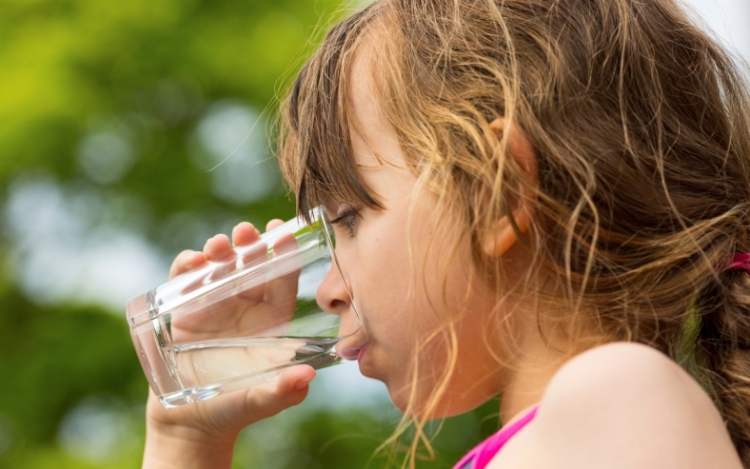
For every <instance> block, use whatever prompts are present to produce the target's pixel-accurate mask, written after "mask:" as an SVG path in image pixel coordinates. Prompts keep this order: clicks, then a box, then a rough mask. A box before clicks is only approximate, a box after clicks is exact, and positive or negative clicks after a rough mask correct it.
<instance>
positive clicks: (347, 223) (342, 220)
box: [331, 209, 359, 238]
mask: <svg viewBox="0 0 750 469" xmlns="http://www.w3.org/2000/svg"><path fill="white" fill-rule="evenodd" d="M358 216H359V212H358V211H357V210H354V209H347V210H346V211H345V212H344V213H342V214H341V215H339V216H338V217H336V218H334V219H333V220H331V224H332V225H339V226H344V227H346V228H347V229H348V230H349V238H354V224H355V223H356V221H357V217H358Z"/></svg>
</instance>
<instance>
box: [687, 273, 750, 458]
mask: <svg viewBox="0 0 750 469" xmlns="http://www.w3.org/2000/svg"><path fill="white" fill-rule="evenodd" d="M697 306H698V311H699V312H700V315H701V327H700V330H699V332H698V339H697V342H698V343H697V345H698V351H699V357H698V360H699V364H700V371H701V375H702V377H703V378H704V380H705V384H706V385H707V387H708V390H709V391H710V392H711V394H712V395H713V397H714V400H715V403H716V405H717V406H718V408H719V411H720V412H721V414H722V417H723V419H724V422H725V424H726V426H727V430H728V431H729V435H730V436H731V437H732V441H733V442H734V445H735V447H736V448H737V452H738V453H739V455H740V458H741V459H742V463H743V465H744V467H745V468H750V418H749V417H748V410H749V409H750V274H749V273H748V272H745V271H743V270H734V269H733V270H729V271H726V272H724V273H722V274H720V275H719V276H718V277H717V278H716V279H715V280H713V281H712V282H711V284H710V285H709V286H708V287H707V288H706V289H704V290H703V292H702V294H701V295H700V296H699V300H698V304H697Z"/></svg>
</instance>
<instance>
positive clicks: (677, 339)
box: [144, 0, 750, 469]
mask: <svg viewBox="0 0 750 469" xmlns="http://www.w3.org/2000/svg"><path fill="white" fill-rule="evenodd" d="M282 115H283V117H282V126H281V132H280V133H281V140H280V145H279V160H280V164H281V167H282V170H283V172H284V174H285V177H286V179H287V181H288V183H289V184H290V185H291V187H292V188H293V189H294V191H295V193H296V195H297V203H298V208H299V210H300V212H302V213H304V212H305V211H306V210H307V209H308V208H310V207H313V206H316V205H318V204H324V205H325V207H326V210H327V212H328V216H329V217H330V218H331V219H335V221H336V227H335V230H337V233H336V234H337V239H338V244H337V246H336V251H337V257H338V260H339V262H340V264H341V265H342V268H343V271H344V272H345V275H344V279H343V280H337V279H340V278H341V277H340V276H339V277H337V276H336V275H329V277H328V278H327V279H326V281H325V282H324V284H323V286H322V287H321V289H320V291H319V292H318V298H317V299H318V302H319V304H320V305H321V307H323V309H325V310H326V311H329V312H332V313H336V314H340V315H341V317H342V328H343V329H345V330H343V331H342V332H343V333H346V332H347V331H346V329H347V328H351V327H353V323H354V321H353V315H354V311H353V309H352V304H351V302H352V300H351V299H350V297H349V295H348V294H347V288H348V289H349V290H350V291H351V292H352V297H353V301H354V302H355V303H356V304H357V307H358V309H359V311H360V312H361V313H362V315H363V318H362V319H363V322H364V326H365V327H364V330H362V331H360V332H358V333H357V334H356V335H355V339H354V343H355V345H354V346H351V347H349V348H348V350H347V352H346V354H347V357H346V358H350V359H351V358H355V357H356V359H357V360H358V361H359V366H360V369H361V371H362V373H363V374H364V375H366V376H370V377H373V378H376V379H379V380H382V381H383V382H384V383H385V384H386V385H387V387H388V392H389V394H390V396H391V398H392V400H393V402H394V403H395V405H396V406H397V407H398V408H399V409H401V410H403V411H404V412H405V414H406V415H407V416H409V417H411V418H413V419H414V421H415V422H416V428H417V435H418V437H419V436H420V435H421V429H422V428H423V425H424V422H425V421H426V420H428V419H434V418H441V417H447V416H451V415H456V414H459V413H462V412H466V411H468V410H470V409H473V408H475V407H477V406H479V405H481V404H482V403H484V402H486V401H487V400H489V399H490V398H492V397H493V396H496V395H498V394H500V395H501V397H502V399H501V401H502V404H501V409H500V414H501V418H502V420H503V422H506V424H505V427H504V428H503V429H502V430H501V431H500V432H499V433H498V434H496V435H495V436H493V437H491V438H490V439H489V440H487V441H486V442H484V443H482V444H480V445H479V446H478V447H477V448H476V449H475V450H472V451H471V452H470V453H469V454H468V455H467V457H466V458H464V460H463V461H460V462H457V465H456V467H457V468H476V469H480V468H484V467H486V468H502V469H512V468H556V469H560V468H576V469H582V468H602V467H607V468H612V467H618V468H662V469H663V468H680V469H685V468H707V467H711V468H742V467H745V468H750V417H748V409H749V408H750V273H749V272H750V254H747V253H748V252H750V231H749V229H748V227H750V180H749V176H750V98H749V97H748V89H747V85H746V84H745V83H744V82H743V77H742V76H741V75H740V72H738V70H737V69H736V68H735V65H734V64H733V62H732V60H731V59H730V58H728V57H727V55H726V54H725V53H724V52H722V50H721V49H720V48H719V47H718V46H717V45H716V43H715V42H714V41H713V40H711V39H709V38H708V37H707V36H706V35H705V34H704V33H702V32H701V31H700V30H699V29H697V28H696V27H695V26H694V25H692V24H691V23H690V21H689V20H688V18H687V17H686V15H685V14H684V13H683V12H682V11H681V10H680V9H679V8H678V6H677V5H676V4H675V3H674V2H673V1H672V0H648V1H638V0H502V1H501V0H453V1H437V0H434V1H433V0H377V1H376V2H375V3H373V4H371V5H370V6H368V7H366V8H364V9H363V10H362V11H360V12H358V13H356V14H354V15H353V16H351V17H349V18H348V19H346V20H344V21H343V22H342V23H340V24H339V25H337V26H336V27H335V28H334V29H333V30H332V31H331V32H330V34H329V35H328V37H327V38H326V40H325V42H324V43H323V45H322V46H321V48H320V49H319V50H318V51H317V53H316V54H315V55H314V56H313V57H312V58H311V59H310V61H309V62H308V63H307V65H306V66H305V67H304V68H303V70H302V71H301V72H300V74H299V77H298V78H297V81H296V83H295V84H294V87H293V90H292V92H291V94H290V96H289V98H288V99H287V100H286V102H285V106H284V109H283V114H282ZM274 223H275V222H274ZM257 236H258V231H257V230H256V229H255V228H254V227H252V226H251V225H249V224H247V223H245V224H240V225H238V226H237V227H236V228H235V230H234V232H233V240H232V241H233V243H234V244H236V245H243V244H246V243H249V242H251V241H252V240H253V239H255V237H257ZM230 255H232V251H231V244H230V240H229V239H228V238H227V237H225V236H221V235H220V236H217V237H214V238H212V239H210V240H209V241H208V242H207V243H206V246H205V248H204V250H203V252H192V251H186V252H184V253H182V254H180V255H179V256H178V257H177V259H176V260H175V262H174V265H173V269H172V274H178V273H180V272H183V271H185V270H187V269H189V268H191V267H194V266H196V265H198V264H200V263H202V262H205V261H206V260H207V259H208V260H218V259H222V258H224V257H227V256H230ZM349 332H350V331H349ZM680 365H682V367H681V366H680ZM683 367H684V368H685V369H687V371H685V370H684V369H683ZM688 372H690V374H689V373H688ZM691 374H692V376H693V377H691ZM314 375H315V372H314V370H313V369H312V368H310V367H307V366H302V365H301V366H297V367H294V368H290V369H288V370H287V371H286V372H284V373H283V374H282V375H281V377H280V378H279V380H278V381H277V382H275V383H272V384H268V385H266V386H261V387H256V388H253V389H250V390H248V391H244V392H236V393H232V394H229V395H227V396H221V397H219V398H216V399H213V400H210V401H207V402H204V403H199V404H196V405H190V406H184V407H181V408H178V409H172V410H165V409H163V408H162V407H161V405H159V404H158V402H157V400H156V399H154V397H153V396H151V399H150V401H149V405H148V417H147V443H146V452H145V460H144V467H147V468H155V467H180V468H186V467H196V468H197V467H205V468H221V467H230V464H231V457H232V450H233V445H234V441H235V438H236V436H237V434H238V432H239V431H240V430H241V429H242V428H243V427H245V426H247V425H250V424H252V423H253V422H256V421H258V420H260V419H263V418H266V417H269V416H271V415H274V414H276V413H278V412H280V411H281V410H283V409H285V408H287V407H289V406H292V405H295V404H297V403H299V402H301V401H302V400H303V399H304V397H305V395H306V393H307V390H308V384H309V383H310V381H311V380H312V379H313V377H314ZM511 437H512V438H511ZM415 444H416V443H415ZM413 453H414V451H412V452H411V453H410V456H409V457H408V458H407V461H406V463H407V465H410V466H413V465H414V464H415V461H414V457H413Z"/></svg>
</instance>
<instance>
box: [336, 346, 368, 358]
mask: <svg viewBox="0 0 750 469" xmlns="http://www.w3.org/2000/svg"><path fill="white" fill-rule="evenodd" d="M365 348H367V342H365V343H359V344H345V343H343V342H342V343H341V344H339V347H336V354H337V355H338V356H339V357H341V358H343V359H344V360H349V361H354V360H358V359H359V358H361V356H362V355H363V352H364V350H365Z"/></svg>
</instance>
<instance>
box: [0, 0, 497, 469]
mask: <svg viewBox="0 0 750 469" xmlns="http://www.w3.org/2000/svg"><path fill="white" fill-rule="evenodd" d="M357 6H358V5H356V4H354V3H351V2H349V3H347V2H343V3H342V2H341V1H335V0H315V1H312V0H310V1H293V0H212V1H207V0H121V1H112V0H2V1H0V220H1V225H0V467H1V468H28V469H41V468H66V467H70V468H126V467H127V468H135V467H139V465H140V461H141V454H142V445H143V429H144V428H143V427H144V423H143V420H144V419H143V414H144V402H145V397H146V392H147V388H146V381H145V378H144V377H143V376H142V372H141V370H140V367H139V364H138V361H137V359H136V356H135V354H134V352H133V350H132V345H131V343H130V337H129V334H128V331H127V327H126V324H125V321H124V317H123V309H124V303H125V301H126V300H127V299H128V298H129V297H131V296H134V295H136V294H139V293H142V292H143V291H145V290H148V289H150V288H152V287H153V286H155V285H157V284H158V283H160V282H161V281H163V280H164V279H165V278H166V275H167V269H168V265H169V263H170V261H171V259H172V258H173V257H174V256H175V255H176V254H177V253H178V252H179V251H181V250H183V249H186V248H191V249H200V248H201V247H202V245H203V243H204V241H205V240H206V239H207V238H208V237H210V236H212V235H213V234H215V233H219V232H224V233H229V232H230V230H231V227H232V226H233V225H234V224H236V223H237V222H239V221H241V220H249V221H251V222H253V223H256V224H260V225H263V224H265V222H266V221H268V220H269V219H271V218H273V217H280V218H288V217H290V216H292V215H293V213H294V205H293V200H292V198H291V197H289V195H288V191H287V190H286V189H285V188H284V187H283V185H282V183H281V180H280V178H279V174H278V168H277V166H276V163H275V161H274V159H273V157H272V151H271V150H269V146H268V141H269V139H271V140H272V137H273V136H272V133H273V130H272V126H271V125H270V123H271V122H273V118H274V115H275V112H276V108H277V107H278V100H279V97H280V96H281V95H282V94H283V91H284V90H285V89H286V86H288V84H289V83H290V80H291V79H292V78H293V76H294V74H295V72H296V71H297V70H298V68H299V67H300V65H301V63H302V62H303V61H304V58H305V57H306V55H308V54H309V53H310V51H312V50H313V48H314V46H315V44H316V43H317V42H318V41H319V40H320V38H321V37H322V34H323V32H324V31H325V30H326V29H327V25H329V24H330V23H331V21H334V20H335V18H336V17H338V16H340V15H342V14H345V12H347V11H349V10H351V9H352V8H355V7H357ZM230 155H231V156H230ZM220 163H221V164H220ZM496 411H497V402H491V403H488V404H487V405H485V406H484V407H482V408H481V409H478V410H477V411H476V412H473V413H471V414H467V415H464V416H461V417H457V418H455V419H451V420H449V421H448V422H447V423H446V424H445V426H444V427H443V430H442V432H441V433H440V434H439V436H438V440H437V442H436V445H437V447H438V448H439V449H440V453H439V454H438V456H437V458H436V460H435V461H434V462H432V463H426V464H424V465H423V467H450V465H451V463H452V462H455V460H457V458H458V457H459V456H460V455H461V454H462V452H463V451H465V450H466V449H467V448H469V447H471V446H472V445H473V444H474V443H475V442H477V441H478V440H479V438H480V437H481V436H483V435H486V434H488V433H489V432H491V431H493V430H494V429H495V428H496V427H497V419H496V418H495V417H493V415H495V413H496ZM399 418H400V414H399V413H398V412H397V411H396V409H395V408H394V407H393V406H392V405H391V404H390V403H389V401H388V399H387V394H386V393H385V390H384V388H383V386H382V385H380V384H379V383H375V382H372V381H369V380H366V379H364V378H362V377H361V376H360V375H359V373H358V371H357V369H356V366H352V365H345V366H340V367H334V368H331V369H328V370H323V371H321V372H320V374H319V378H318V379H316V381H315V383H313V385H312V391H311V396H310V398H309V399H308V401H306V402H305V403H303V404H302V405H300V406H298V407H296V408H294V409H290V410H288V411H286V412H284V413H282V414H281V415H279V416H278V417H275V418H273V419H271V420H268V421H264V422H261V423H259V424H257V425H255V426H254V427H251V428H249V429H248V430H246V431H245V432H244V433H243V434H242V436H241V438H240V440H239V443H238V445H237V449H236V457H235V467H238V468H244V467H247V468H251V467H252V468H271V469H273V468H324V467H325V468H360V467H361V468H364V467H366V466H368V464H369V467H382V466H383V465H384V460H383V459H381V458H375V459H371V457H372V455H373V451H374V450H375V448H376V447H377V446H378V445H379V444H380V443H381V442H382V441H383V440H384V439H385V438H386V437H387V436H388V435H389V434H390V433H391V432H392V430H393V428H394V424H395V423H396V422H397V421H398V420H399Z"/></svg>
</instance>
